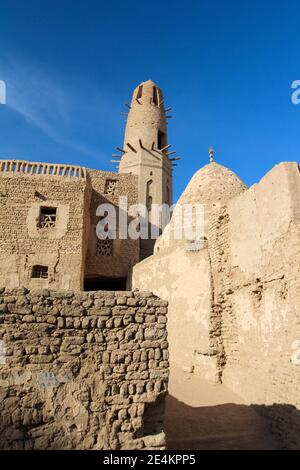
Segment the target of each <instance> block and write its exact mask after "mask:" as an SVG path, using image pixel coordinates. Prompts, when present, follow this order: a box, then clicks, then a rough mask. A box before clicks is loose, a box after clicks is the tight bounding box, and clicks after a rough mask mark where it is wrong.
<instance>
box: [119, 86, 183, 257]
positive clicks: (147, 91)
mask: <svg viewBox="0 0 300 470" xmlns="http://www.w3.org/2000/svg"><path fill="white" fill-rule="evenodd" d="M128 107H129V113H128V117H127V124H126V130H125V139H124V145H123V148H122V149H120V148H118V150H119V151H121V153H122V158H121V160H120V165H119V173H132V174H135V175H138V178H139V182H138V185H139V186H138V194H139V203H141V204H144V205H145V206H146V207H147V210H148V214H149V220H150V222H151V206H152V205H153V204H163V203H166V204H168V205H172V164H174V163H173V160H176V159H177V158H173V159H171V158H170V156H171V155H174V154H175V153H176V152H172V151H170V147H171V145H169V144H168V133H167V118H168V116H167V115H166V112H168V111H169V109H165V106H164V98H163V94H162V91H161V90H160V89H159V88H158V86H157V85H156V84H155V83H154V82H152V81H151V80H148V81H147V82H143V83H141V84H140V85H139V86H138V87H137V88H136V89H135V90H134V92H133V97H132V101H131V104H130V106H129V105H128ZM169 117H170V116H169ZM178 159H179V158H178ZM160 228H161V226H160ZM154 241H155V240H154ZM150 245H151V244H150ZM150 245H149V244H148V246H150ZM141 248H142V246H141ZM142 249H143V248H142ZM147 250H148V253H146V252H145V253H144V255H143V254H142V256H143V257H144V256H147V255H149V254H152V250H153V243H152V248H150V249H147ZM147 250H146V251H147ZM149 250H150V251H149Z"/></svg>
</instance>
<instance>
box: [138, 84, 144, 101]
mask: <svg viewBox="0 0 300 470" xmlns="http://www.w3.org/2000/svg"><path fill="white" fill-rule="evenodd" d="M142 95H143V85H140V86H139V89H138V92H137V95H136V97H137V99H138V100H139V99H140V98H141V97H142Z"/></svg>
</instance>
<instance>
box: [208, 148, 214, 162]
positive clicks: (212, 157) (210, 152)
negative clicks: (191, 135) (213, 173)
mask: <svg viewBox="0 0 300 470" xmlns="http://www.w3.org/2000/svg"><path fill="white" fill-rule="evenodd" d="M209 161H210V163H213V162H214V161H215V155H214V149H213V148H212V147H209Z"/></svg>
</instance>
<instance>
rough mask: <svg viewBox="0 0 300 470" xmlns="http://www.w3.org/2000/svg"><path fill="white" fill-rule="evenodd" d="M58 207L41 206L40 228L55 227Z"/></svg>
mask: <svg viewBox="0 0 300 470" xmlns="http://www.w3.org/2000/svg"><path fill="white" fill-rule="evenodd" d="M56 217H57V208H56V207H41V208H40V220H39V225H40V228H53V227H55V224H56Z"/></svg>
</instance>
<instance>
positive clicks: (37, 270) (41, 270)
mask: <svg viewBox="0 0 300 470" xmlns="http://www.w3.org/2000/svg"><path fill="white" fill-rule="evenodd" d="M31 277H32V278H34V279H48V266H41V265H38V264H37V265H35V266H33V267H32V271H31Z"/></svg>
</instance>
